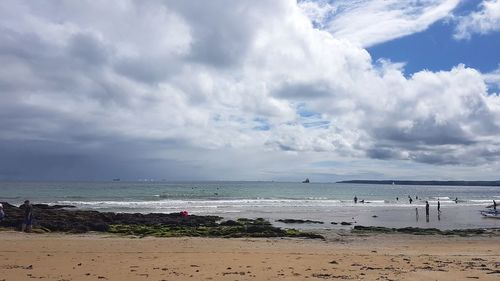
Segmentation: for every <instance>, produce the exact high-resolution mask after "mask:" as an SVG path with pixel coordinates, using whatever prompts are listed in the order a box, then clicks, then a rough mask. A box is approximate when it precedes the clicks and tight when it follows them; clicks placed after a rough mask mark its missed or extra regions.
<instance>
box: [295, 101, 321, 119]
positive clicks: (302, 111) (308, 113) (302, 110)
mask: <svg viewBox="0 0 500 281" xmlns="http://www.w3.org/2000/svg"><path fill="white" fill-rule="evenodd" d="M297 113H298V114H299V116H300V117H303V118H313V117H314V118H321V114H319V113H317V112H314V111H312V110H309V109H307V108H306V105H305V104H303V103H302V104H299V105H298V106H297Z"/></svg>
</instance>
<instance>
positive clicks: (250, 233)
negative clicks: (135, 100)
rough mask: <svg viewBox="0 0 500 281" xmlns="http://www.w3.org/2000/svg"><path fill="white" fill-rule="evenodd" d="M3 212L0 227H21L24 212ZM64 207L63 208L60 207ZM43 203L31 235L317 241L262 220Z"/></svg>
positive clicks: (36, 212) (11, 209)
mask: <svg viewBox="0 0 500 281" xmlns="http://www.w3.org/2000/svg"><path fill="white" fill-rule="evenodd" d="M1 203H2V204H3V206H4V210H5V213H6V217H5V219H4V220H3V221H2V222H0V226H1V227H12V228H18V227H20V225H21V223H22V221H23V217H24V210H23V209H22V208H19V207H16V206H13V205H11V204H9V203H7V202H1ZM61 206H63V207H61ZM67 208H68V207H67V206H64V205H60V206H58V207H55V206H49V205H45V204H34V205H33V216H34V225H33V226H34V228H33V232H37V233H45V232H68V233H85V232H88V231H99V232H111V233H121V234H128V235H138V236H146V235H153V236H158V237H180V236H203V237H303V238H320V239H323V237H322V236H321V235H319V234H315V233H309V232H302V231H298V230H290V229H287V230H284V229H281V228H278V227H274V226H272V225H271V223H270V222H269V221H267V220H265V219H263V218H257V219H246V218H241V219H238V220H236V221H234V220H228V221H224V222H221V223H218V221H220V220H221V219H222V218H221V217H218V216H196V215H189V216H187V217H183V216H181V215H180V214H179V213H172V214H159V213H151V214H140V213H136V214H129V213H111V212H106V213H101V212H97V211H90V210H78V209H71V210H69V209H67Z"/></svg>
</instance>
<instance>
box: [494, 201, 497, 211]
mask: <svg viewBox="0 0 500 281" xmlns="http://www.w3.org/2000/svg"><path fill="white" fill-rule="evenodd" d="M493 210H494V211H496V210H497V202H496V201H495V200H493Z"/></svg>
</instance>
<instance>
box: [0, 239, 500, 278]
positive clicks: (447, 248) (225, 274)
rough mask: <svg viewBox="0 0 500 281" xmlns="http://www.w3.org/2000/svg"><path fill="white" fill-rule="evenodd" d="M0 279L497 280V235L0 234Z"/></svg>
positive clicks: (499, 250) (499, 251)
mask: <svg viewBox="0 0 500 281" xmlns="http://www.w3.org/2000/svg"><path fill="white" fill-rule="evenodd" d="M0 241H1V248H0V280H4V281H12V280H33V279H41V280H59V281H62V280H158V281H160V280H305V279H307V280H363V279H364V280H499V278H500V261H499V259H498V256H499V255H500V237H499V236H487V235H479V236H472V237H459V236H442V235H425V236H419V235H405V234H369V235H359V234H358V235H356V234H350V233H347V232H345V233H342V232H334V233H332V235H330V236H329V237H328V238H327V239H326V240H320V239H291V238H285V239H282V238H259V239H255V238H239V239H223V238H191V237H190V238H152V237H145V238H134V237H130V236H126V237H122V236H117V235H110V234H95V233H87V234H57V233H50V234H25V233H20V232H14V231H2V232H0Z"/></svg>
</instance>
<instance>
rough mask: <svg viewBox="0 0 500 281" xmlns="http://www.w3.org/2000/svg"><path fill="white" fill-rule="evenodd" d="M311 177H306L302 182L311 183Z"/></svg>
mask: <svg viewBox="0 0 500 281" xmlns="http://www.w3.org/2000/svg"><path fill="white" fill-rule="evenodd" d="M309 182H310V181H309V178H306V179H305V180H303V181H302V183H309Z"/></svg>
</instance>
